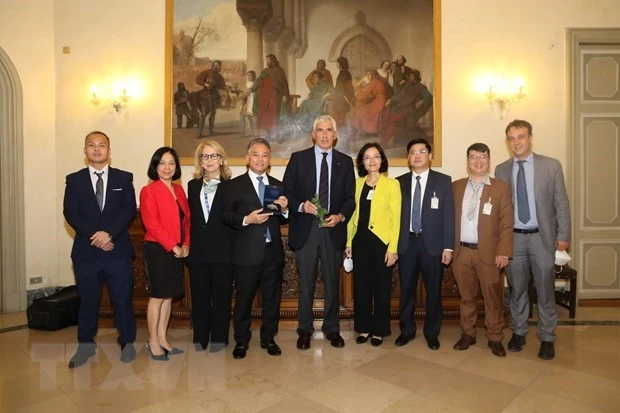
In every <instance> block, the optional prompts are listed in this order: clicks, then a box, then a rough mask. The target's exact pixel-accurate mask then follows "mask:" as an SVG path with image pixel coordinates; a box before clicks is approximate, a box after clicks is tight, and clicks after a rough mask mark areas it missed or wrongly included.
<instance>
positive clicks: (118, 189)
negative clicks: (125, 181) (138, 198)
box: [112, 188, 123, 191]
mask: <svg viewBox="0 0 620 413" xmlns="http://www.w3.org/2000/svg"><path fill="white" fill-rule="evenodd" d="M112 190H113V191H122V190H123V188H112Z"/></svg>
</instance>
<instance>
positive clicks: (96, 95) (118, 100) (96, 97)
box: [90, 85, 131, 113]
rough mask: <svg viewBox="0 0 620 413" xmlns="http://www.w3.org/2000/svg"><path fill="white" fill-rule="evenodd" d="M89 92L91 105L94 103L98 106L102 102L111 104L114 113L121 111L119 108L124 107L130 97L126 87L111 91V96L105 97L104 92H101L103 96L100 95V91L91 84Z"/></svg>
mask: <svg viewBox="0 0 620 413" xmlns="http://www.w3.org/2000/svg"><path fill="white" fill-rule="evenodd" d="M90 93H91V95H92V97H93V98H92V99H91V103H92V104H93V105H95V106H100V105H102V104H104V105H111V106H112V109H114V111H115V112H116V113H119V112H120V111H121V109H123V108H124V107H126V106H127V103H128V102H129V100H130V99H131V96H129V94H128V93H127V89H126V88H123V89H121V90H120V92H117V93H112V94H110V96H111V97H107V98H106V97H105V95H106V94H103V95H104V97H102V93H101V92H100V91H99V89H98V88H97V86H94V85H93V86H91V88H90ZM108 107H109V106H108Z"/></svg>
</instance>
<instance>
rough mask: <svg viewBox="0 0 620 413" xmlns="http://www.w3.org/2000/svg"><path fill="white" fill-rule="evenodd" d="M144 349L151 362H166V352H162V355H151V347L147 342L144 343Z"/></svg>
mask: <svg viewBox="0 0 620 413" xmlns="http://www.w3.org/2000/svg"><path fill="white" fill-rule="evenodd" d="M144 347H145V348H146V352H147V353H149V356H151V358H152V359H153V360H155V361H168V354H166V352H164V353H163V354H153V352H152V351H151V346H150V345H149V342H148V341H147V342H146V344H145V345H144Z"/></svg>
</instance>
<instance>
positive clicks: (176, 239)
mask: <svg viewBox="0 0 620 413" xmlns="http://www.w3.org/2000/svg"><path fill="white" fill-rule="evenodd" d="M172 187H173V188H174V193H175V194H176V197H177V199H176V200H175V199H174V197H173V196H172V193H171V192H170V190H169V189H168V187H167V186H166V184H164V183H163V182H162V181H160V180H157V181H154V182H152V183H150V184H148V185H147V186H145V187H144V188H142V191H140V217H141V218H142V223H143V224H144V228H145V229H146V234H144V240H145V241H154V242H158V243H159V244H161V245H162V246H163V247H164V249H165V250H166V251H172V249H173V248H174V247H175V246H176V245H177V244H182V245H187V246H189V204H188V203H187V196H186V195H185V191H184V190H183V187H182V186H181V185H177V184H172ZM177 201H179V205H180V206H181V209H182V210H183V213H184V214H185V217H184V218H183V240H181V219H180V217H179V207H178V205H177Z"/></svg>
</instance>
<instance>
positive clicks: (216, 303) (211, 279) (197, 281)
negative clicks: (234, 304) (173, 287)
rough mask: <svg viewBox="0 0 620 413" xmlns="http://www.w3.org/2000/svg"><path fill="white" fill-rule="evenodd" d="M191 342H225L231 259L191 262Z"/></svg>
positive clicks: (227, 323)
mask: <svg viewBox="0 0 620 413" xmlns="http://www.w3.org/2000/svg"><path fill="white" fill-rule="evenodd" d="M189 274H190V278H189V285H190V289H191V293H192V325H193V327H194V343H200V344H202V345H203V347H206V346H207V344H208V343H209V342H211V343H223V344H228V330H229V329H230V302H231V299H232V286H233V269H232V264H231V263H206V262H205V263H199V264H192V265H191V266H190V271H189Z"/></svg>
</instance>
